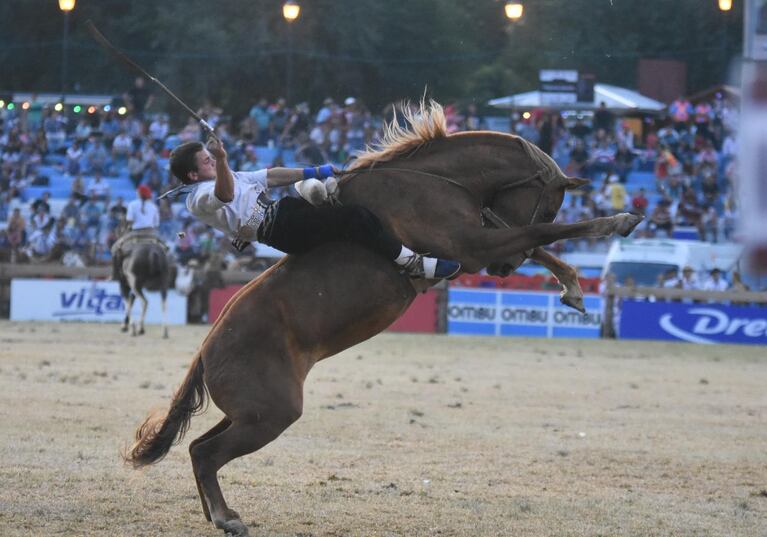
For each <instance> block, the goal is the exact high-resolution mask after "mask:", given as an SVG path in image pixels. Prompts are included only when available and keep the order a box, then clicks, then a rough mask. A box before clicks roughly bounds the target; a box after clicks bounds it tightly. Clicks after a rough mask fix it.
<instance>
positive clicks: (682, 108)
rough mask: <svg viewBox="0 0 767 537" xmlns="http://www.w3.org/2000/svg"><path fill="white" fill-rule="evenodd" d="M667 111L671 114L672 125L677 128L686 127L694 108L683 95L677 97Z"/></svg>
mask: <svg viewBox="0 0 767 537" xmlns="http://www.w3.org/2000/svg"><path fill="white" fill-rule="evenodd" d="M668 111H669V113H670V114H671V119H673V120H674V126H675V127H676V128H677V129H686V128H687V124H688V122H689V121H690V118H691V116H692V114H693V111H694V110H693V107H692V104H691V103H690V101H688V100H687V99H685V98H684V97H679V98H677V99H676V100H675V101H674V102H673V103H671V106H669V107H668Z"/></svg>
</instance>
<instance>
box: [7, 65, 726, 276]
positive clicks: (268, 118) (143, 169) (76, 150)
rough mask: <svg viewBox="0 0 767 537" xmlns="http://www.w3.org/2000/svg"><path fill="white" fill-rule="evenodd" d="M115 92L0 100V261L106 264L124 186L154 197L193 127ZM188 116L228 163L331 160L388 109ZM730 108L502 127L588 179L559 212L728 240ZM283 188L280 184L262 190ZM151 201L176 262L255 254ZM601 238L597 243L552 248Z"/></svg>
mask: <svg viewBox="0 0 767 537" xmlns="http://www.w3.org/2000/svg"><path fill="white" fill-rule="evenodd" d="M124 99H125V102H126V106H127V113H125V114H121V113H119V112H118V111H117V110H116V109H115V108H110V107H92V108H90V109H88V110H86V109H83V110H82V112H81V113H80V114H74V113H72V111H71V110H69V111H68V113H65V112H64V111H57V110H56V109H55V108H54V107H52V106H50V107H49V106H45V107H42V106H37V107H36V106H30V107H28V108H24V107H22V106H16V107H15V108H14V109H13V110H9V107H4V108H2V109H0V261H7V260H9V259H10V260H13V261H21V260H24V259H26V258H29V259H31V260H44V261H52V260H62V259H63V261H64V262H65V263H72V264H79V263H83V264H107V263H108V262H109V258H110V253H109V248H110V246H111V244H112V243H113V242H114V241H115V240H116V238H117V237H118V236H119V234H120V233H121V232H122V230H123V229H124V227H125V214H126V208H125V206H126V204H127V202H129V201H130V200H131V199H133V197H135V189H136V187H137V186H138V185H142V184H143V185H146V186H148V187H149V188H150V189H151V190H152V192H153V193H154V195H155V196H157V195H159V194H161V193H163V192H165V191H167V190H169V189H170V188H171V187H172V186H174V185H175V179H173V178H172V177H171V176H170V174H169V171H168V166H167V162H168V156H169V153H170V151H171V150H172V149H173V148H174V147H175V146H176V145H178V144H179V143H181V142H184V141H189V140H200V139H202V136H203V133H202V132H201V129H200V127H199V125H198V124H197V122H195V121H194V120H193V119H190V120H189V122H188V123H187V124H185V125H183V126H181V128H175V127H174V126H171V124H170V122H169V120H168V116H167V115H166V114H165V113H163V112H156V111H154V110H153V109H152V108H151V106H150V105H151V104H152V99H151V94H150V93H149V91H148V90H147V89H146V88H144V87H143V82H142V83H140V82H139V81H138V80H137V81H136V85H135V86H134V87H133V88H131V89H130V90H129V91H128V92H126V95H125V96H124ZM199 114H200V115H201V116H202V117H203V118H205V119H206V121H207V122H208V123H209V124H211V125H213V126H214V127H215V129H216V132H217V134H218V136H219V137H220V138H221V139H222V140H223V141H224V143H225V145H226V147H227V151H228V154H229V160H230V164H231V166H232V168H233V169H236V170H237V169H239V170H255V169H259V168H264V167H270V166H282V165H287V166H293V165H301V164H308V163H312V164H314V163H322V162H334V163H338V164H342V163H344V162H346V161H347V160H348V159H349V158H351V157H352V156H353V155H354V154H355V152H357V151H359V150H362V149H364V148H365V146H366V145H368V144H370V143H371V142H373V141H375V139H376V137H377V136H378V135H379V133H380V127H381V125H382V123H383V119H384V118H386V117H387V116H388V117H391V116H390V110H384V111H382V112H381V113H380V114H378V115H374V114H372V113H371V112H370V110H368V109H367V108H366V107H365V106H364V105H363V104H362V103H361V102H360V101H359V100H357V99H355V98H354V97H348V98H346V99H345V100H344V101H342V102H336V101H335V100H333V99H331V98H328V99H326V100H325V101H324V103H323V105H322V106H321V107H320V108H319V110H316V111H312V110H310V109H309V107H308V106H307V105H306V104H304V103H301V104H298V105H295V106H288V104H287V103H286V102H285V100H284V99H278V100H277V101H276V102H272V103H270V102H268V101H267V100H265V99H262V100H260V101H258V102H256V104H254V105H253V107H252V108H251V109H250V111H249V113H248V114H247V115H246V117H244V118H242V119H237V120H236V121H235V120H234V119H233V118H231V117H229V116H227V115H226V114H225V113H224V111H223V110H221V109H220V108H218V107H216V106H215V105H213V104H211V103H206V104H205V105H204V106H203V107H202V108H201V109H200V110H199ZM446 115H447V119H448V129H449V131H451V132H454V131H457V130H472V129H480V128H483V127H484V122H483V119H482V117H481V116H480V114H478V112H477V109H476V107H474V106H473V105H471V106H469V107H467V108H466V109H463V110H460V111H459V110H458V109H457V108H456V107H453V106H448V107H446ZM734 115H735V111H734V108H733V107H732V106H730V105H728V104H727V102H726V101H724V100H722V99H715V100H714V101H713V102H701V103H698V104H696V105H695V106H693V105H692V104H690V103H689V102H687V101H685V100H684V99H679V100H677V101H675V102H674V103H673V104H672V105H671V106H670V107H669V110H668V116H667V118H664V119H658V120H656V121H657V123H656V124H651V123H645V129H644V134H645V135H644V139H640V136H639V133H637V132H635V130H634V129H632V128H631V126H630V124H629V123H628V122H626V121H623V120H622V119H619V118H616V117H615V115H614V114H613V113H612V112H610V111H609V110H607V109H606V108H604V107H602V108H600V109H598V110H597V111H596V112H595V113H594V115H593V118H592V119H591V121H588V120H587V118H581V117H567V118H566V117H565V116H563V115H562V114H559V113H551V112H545V111H541V112H535V113H533V114H530V115H529V117H527V118H519V119H518V120H513V121H512V125H511V127H512V129H513V130H514V132H516V133H517V134H519V135H521V136H524V137H526V138H528V139H530V140H531V141H533V142H535V143H537V144H538V145H539V146H540V147H541V148H542V149H544V150H545V151H547V152H548V153H549V154H551V155H552V156H553V157H554V158H555V160H557V161H558V162H559V163H560V165H561V166H562V167H563V169H565V171H566V173H567V174H568V175H575V176H579V177H587V178H590V179H592V187H591V188H586V189H584V190H582V191H581V192H578V193H575V194H572V195H569V196H568V198H567V200H566V202H565V204H564V205H563V209H562V211H561V212H560V215H559V217H558V218H559V219H560V221H562V222H574V221H578V220H583V219H587V218H594V217H598V216H603V215H610V214H615V213H617V212H623V211H636V212H641V213H643V214H646V215H647V216H648V218H647V220H646V224H644V225H643V227H642V228H640V229H639V230H638V231H637V235H640V236H648V237H649V236H672V235H673V233H674V230H675V228H676V227H677V226H688V227H691V228H693V229H694V230H695V231H697V233H698V235H699V236H700V237H701V238H703V239H705V240H711V241H721V240H729V239H731V238H732V236H733V232H734V228H735V222H736V220H737V212H738V208H737V204H736V202H735V196H734V189H735V181H736V177H735V167H734V156H735V150H736V145H737V142H736V138H735V135H734V134H733V133H734V130H733V125H734V123H735V117H734ZM648 176H650V179H649V180H646V179H648ZM637 178H639V179H640V180H638V179H637ZM284 194H291V192H290V191H289V189H288V191H286V192H281V193H276V194H275V195H284ZM159 208H160V234H161V236H162V238H163V239H164V240H166V241H167V242H168V243H169V244H172V245H173V250H174V253H175V254H176V256H177V258H178V260H179V261H180V262H181V263H182V264H183V263H186V262H187V261H189V260H191V259H202V260H204V259H206V258H207V257H209V256H210V254H211V253H213V252H215V251H226V252H228V253H227V254H226V255H227V259H226V263H227V264H228V265H229V266H238V265H239V266H246V267H249V268H254V267H253V266H252V264H253V263H258V260H255V259H253V255H252V253H251V254H249V255H248V254H242V255H240V254H236V253H235V252H234V251H233V250H232V249H231V248H229V247H228V240H227V239H226V238H225V237H223V236H222V235H221V234H220V233H218V232H216V231H214V230H212V229H210V228H208V227H207V226H205V225H204V224H201V223H199V222H198V221H196V220H194V219H193V218H191V216H190V215H189V214H188V213H187V212H186V210H185V208H184V206H183V204H181V203H171V202H169V201H168V200H167V199H163V200H160V202H159ZM181 231H183V232H184V233H179V232H181ZM603 247H604V243H600V242H598V241H581V242H580V243H579V242H577V241H576V242H570V243H568V242H564V243H560V244H557V245H555V246H554V248H555V249H559V250H562V249H565V248H567V249H574V248H580V249H586V250H595V249H596V250H598V249H600V248H603Z"/></svg>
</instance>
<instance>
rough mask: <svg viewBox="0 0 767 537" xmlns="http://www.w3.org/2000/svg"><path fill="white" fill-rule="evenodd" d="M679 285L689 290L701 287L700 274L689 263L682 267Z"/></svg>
mask: <svg viewBox="0 0 767 537" xmlns="http://www.w3.org/2000/svg"><path fill="white" fill-rule="evenodd" d="M677 287H679V288H680V289H685V290H688V291H691V290H697V289H700V283H699V282H698V276H697V274H695V270H693V268H692V267H691V266H689V265H688V266H686V267H684V268H683V269H682V277H681V278H679V282H678V283H677Z"/></svg>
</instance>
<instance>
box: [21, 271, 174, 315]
mask: <svg viewBox="0 0 767 537" xmlns="http://www.w3.org/2000/svg"><path fill="white" fill-rule="evenodd" d="M145 296H146V298H147V300H148V301H149V305H148V307H147V312H146V321H145V322H146V323H147V324H161V323H162V306H161V304H162V302H161V300H160V293H145ZM167 304H168V324H186V297H185V296H183V295H180V294H178V293H177V292H176V291H175V290H169V291H168V303H167ZM133 315H135V316H136V319H137V320H138V316H140V315H141V302H140V301H139V300H138V299H136V301H135V302H134V304H133ZM124 317H125V302H124V301H123V299H122V297H121V296H120V288H119V286H118V284H117V282H105V281H90V280H33V279H22V278H14V279H13V280H11V320H12V321H93V322H122V321H123V319H124Z"/></svg>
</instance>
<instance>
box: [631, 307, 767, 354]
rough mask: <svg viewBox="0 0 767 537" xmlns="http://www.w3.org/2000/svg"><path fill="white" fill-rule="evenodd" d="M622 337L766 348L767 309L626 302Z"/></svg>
mask: <svg viewBox="0 0 767 537" xmlns="http://www.w3.org/2000/svg"><path fill="white" fill-rule="evenodd" d="M620 337H621V338H625V339H671V340H677V341H689V342H690V343H749V344H752V345H767V307H761V308H760V307H755V306H731V305H727V304H705V303H700V304H687V303H684V302H645V301H641V300H628V299H627V300H624V301H623V311H622V313H621V325H620Z"/></svg>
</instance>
